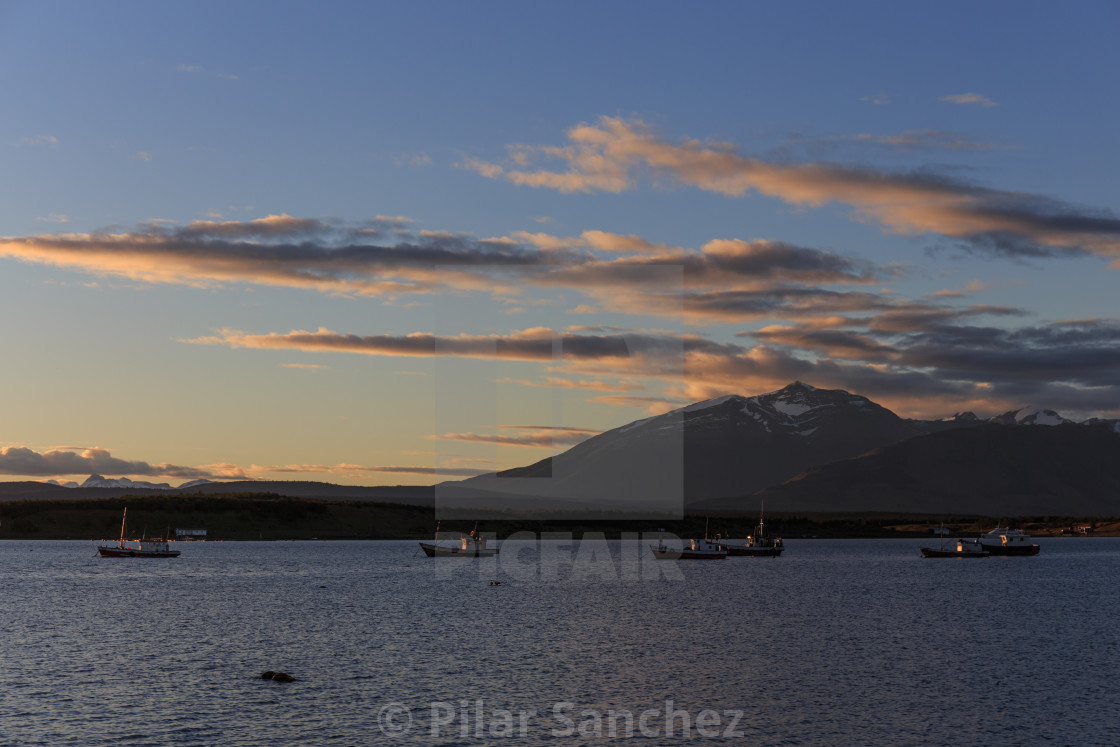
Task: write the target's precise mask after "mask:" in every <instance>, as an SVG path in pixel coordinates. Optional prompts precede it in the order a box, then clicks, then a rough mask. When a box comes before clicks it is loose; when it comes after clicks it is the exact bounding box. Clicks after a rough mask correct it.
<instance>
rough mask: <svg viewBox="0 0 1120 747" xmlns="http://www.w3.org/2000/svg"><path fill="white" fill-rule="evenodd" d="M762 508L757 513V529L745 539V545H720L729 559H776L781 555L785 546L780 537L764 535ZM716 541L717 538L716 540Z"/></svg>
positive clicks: (764, 524) (764, 525)
mask: <svg viewBox="0 0 1120 747" xmlns="http://www.w3.org/2000/svg"><path fill="white" fill-rule="evenodd" d="M762 516H763V512H762V508H761V507H760V508H759V511H758V529H757V530H755V533H754V534H752V535H751V536H749V537H747V541H746V543H744V544H742V545H731V544H720V547H721V548H722V549H724V550H726V551H727V554H728V555H730V556H731V557H749V558H777V557H780V556H781V554H782V550H784V549H785V545H783V544H782V538H781V537H771V536H770V535H769V534H767V533H766V523H765V522H764V521H763V520H762ZM717 539H718V538H717Z"/></svg>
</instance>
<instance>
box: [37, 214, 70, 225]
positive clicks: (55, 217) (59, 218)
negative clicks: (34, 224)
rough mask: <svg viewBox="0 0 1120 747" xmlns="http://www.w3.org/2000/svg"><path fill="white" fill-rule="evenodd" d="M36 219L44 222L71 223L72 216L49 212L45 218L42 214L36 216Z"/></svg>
mask: <svg viewBox="0 0 1120 747" xmlns="http://www.w3.org/2000/svg"><path fill="white" fill-rule="evenodd" d="M35 220H38V221H42V222H44V223H69V222H70V216H68V215H63V214H61V213H48V214H47V217H45V218H44V217H43V216H41V215H37V216H35Z"/></svg>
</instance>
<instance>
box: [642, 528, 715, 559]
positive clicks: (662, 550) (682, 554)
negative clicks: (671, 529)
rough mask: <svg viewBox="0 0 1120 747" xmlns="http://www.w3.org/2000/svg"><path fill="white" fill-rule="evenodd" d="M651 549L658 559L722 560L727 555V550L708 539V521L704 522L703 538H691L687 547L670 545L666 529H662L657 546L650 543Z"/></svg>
mask: <svg viewBox="0 0 1120 747" xmlns="http://www.w3.org/2000/svg"><path fill="white" fill-rule="evenodd" d="M649 549H650V551H651V552H652V553H653V557H655V558H657V559H658V560H722V559H724V558H726V557H727V551H726V550H724V549H723V548H722V547H720V546H719V544H718V543H716V542H712V541H711V540H709V539H708V525H707V523H705V524H704V539H702V540H698V539H694V540H689V544H688V545H687V546H686V547H669V546H668V545H666V544H665V530H661V536H659V537H658V538H657V547H654V546H653V545H650V546H649Z"/></svg>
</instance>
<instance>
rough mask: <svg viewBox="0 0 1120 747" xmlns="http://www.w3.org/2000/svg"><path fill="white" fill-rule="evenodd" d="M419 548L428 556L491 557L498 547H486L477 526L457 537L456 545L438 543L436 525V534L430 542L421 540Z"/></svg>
mask: <svg viewBox="0 0 1120 747" xmlns="http://www.w3.org/2000/svg"><path fill="white" fill-rule="evenodd" d="M419 544H420V549H421V550H423V551H424V554H425V555H427V556H428V557H429V558H492V557H494V556H495V555H497V554H498V550H499V548H497V547H487V545H486V538H485V537H483V536H482V535H481V534H480V533H479V531H478V526H477V525H476V526H475V528H474V529H473V530H472V531H471V533H470V534H469V535H463V536H462V537H460V538H459V543H458V544H457V545H450V544H442V545H441V544H440V543H439V525H438V524H437V525H436V536H435V538H434V539H433V541H432V542H421V543H419Z"/></svg>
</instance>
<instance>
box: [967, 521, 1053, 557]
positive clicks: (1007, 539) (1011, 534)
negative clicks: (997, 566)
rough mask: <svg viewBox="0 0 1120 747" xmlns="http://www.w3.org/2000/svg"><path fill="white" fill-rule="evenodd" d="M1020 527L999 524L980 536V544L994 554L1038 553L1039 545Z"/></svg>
mask: <svg viewBox="0 0 1120 747" xmlns="http://www.w3.org/2000/svg"><path fill="white" fill-rule="evenodd" d="M1030 538H1031V537H1030V535H1028V534H1024V533H1023V531H1022V530H1020V529H1009V528H1008V527H1000V526H997V527H996V528H995V529H993V530H991V531H990V532H986V533H985V534H982V535H981V536H980V545H981V546H982V547H983V548H984V549H985V550H987V551H988V552H990V553H991V554H992V555H1038V550H1039V547H1038V545H1036V544H1032V543H1030V542H1027V540H1029V539H1030Z"/></svg>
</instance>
